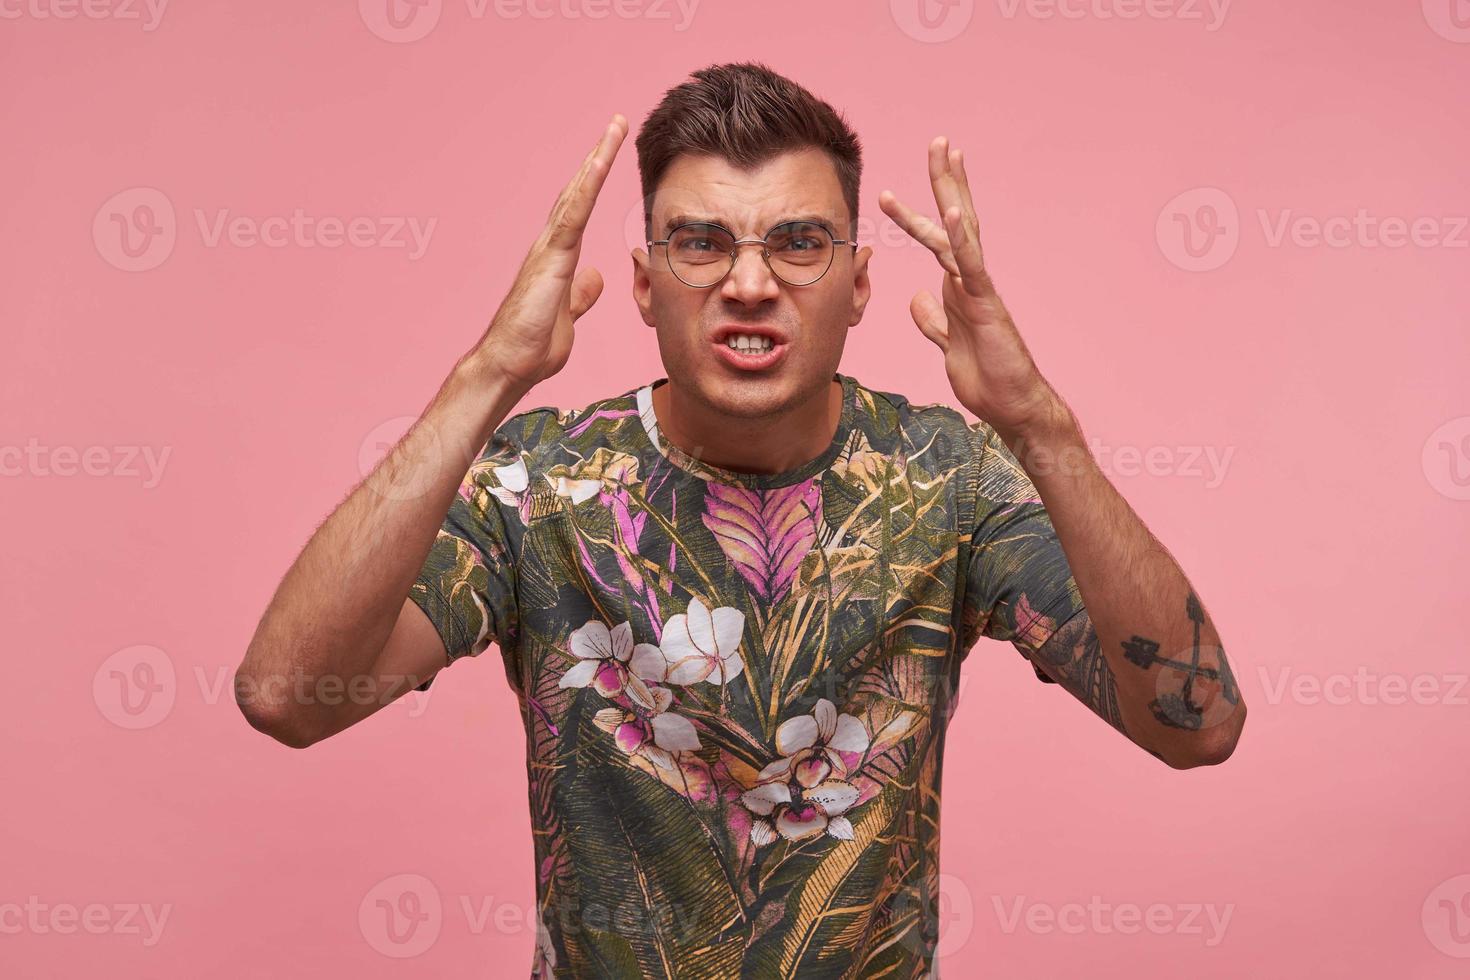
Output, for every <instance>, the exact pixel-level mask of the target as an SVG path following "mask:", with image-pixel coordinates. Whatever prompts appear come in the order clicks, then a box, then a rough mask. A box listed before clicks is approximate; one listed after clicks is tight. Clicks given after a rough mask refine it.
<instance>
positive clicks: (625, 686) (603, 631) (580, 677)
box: [557, 619, 666, 701]
mask: <svg viewBox="0 0 1470 980" xmlns="http://www.w3.org/2000/svg"><path fill="white" fill-rule="evenodd" d="M569 645H570V646H571V648H572V653H573V654H574V655H575V656H576V657H577V662H576V663H575V664H573V665H572V666H571V667H569V668H567V671H566V673H564V674H562V676H561V680H560V681H558V682H557V686H558V687H562V688H568V687H589V686H590V687H593V688H595V689H596V690H597V693H598V694H601V695H602V696H603V697H605V698H615V697H617V696H618V695H619V694H622V693H624V691H625V690H627V691H636V692H637V693H638V695H639V696H640V697H641V698H642V699H643V700H644V701H648V700H649V698H650V697H651V695H650V694H649V693H648V688H647V686H646V685H645V684H644V681H645V680H662V679H663V676H664V670H665V667H666V664H665V663H664V655H663V653H662V652H661V651H660V650H659V648H658V647H656V646H654V645H653V644H652V643H638V644H635V643H634V642H633V626H632V624H631V623H619V624H618V625H617V626H614V627H613V628H612V629H608V628H607V624H606V623H604V622H602V621H601V620H598V619H589V620H588V621H587V622H586V623H583V624H582V625H581V626H579V627H578V628H577V629H575V630H573V631H572V635H571V639H570V643H569Z"/></svg>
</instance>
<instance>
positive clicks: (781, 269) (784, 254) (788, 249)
mask: <svg viewBox="0 0 1470 980" xmlns="http://www.w3.org/2000/svg"><path fill="white" fill-rule="evenodd" d="M766 248H767V249H769V250H770V253H771V271H772V272H774V273H776V275H778V276H780V277H781V278H782V279H784V280H785V281H786V282H788V283H790V284H791V285H793V286H805V285H807V284H808V283H812V282H816V281H817V280H818V279H820V278H822V274H823V273H824V272H826V271H827V267H828V266H830V265H831V264H832V251H833V245H832V236H831V235H830V234H828V232H827V229H826V228H823V227H822V226H821V225H818V224H813V223H812V222H810V221H789V222H787V223H786V224H784V225H777V226H776V227H775V228H772V229H771V233H770V234H769V235H767V236H766Z"/></svg>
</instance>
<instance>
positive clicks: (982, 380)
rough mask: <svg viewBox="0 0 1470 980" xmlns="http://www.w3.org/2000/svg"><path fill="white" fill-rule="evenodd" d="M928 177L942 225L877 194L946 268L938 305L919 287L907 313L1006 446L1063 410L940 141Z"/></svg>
mask: <svg viewBox="0 0 1470 980" xmlns="http://www.w3.org/2000/svg"><path fill="white" fill-rule="evenodd" d="M929 180H930V183H931V184H933V187H934V200H935V202H936V203H937V204H938V205H939V214H940V216H941V222H942V224H935V223H934V222H933V221H932V220H930V219H929V218H927V217H925V216H924V215H922V214H919V213H918V212H916V211H914V210H913V209H912V208H909V207H908V206H907V205H905V204H903V203H902V202H900V201H899V200H898V198H896V197H895V196H894V195H893V192H892V191H883V192H882V193H881V194H880V195H879V196H878V206H879V207H880V208H882V209H883V213H884V214H886V215H888V216H889V217H890V218H892V219H893V220H894V222H896V223H897V224H898V226H899V227H900V228H902V229H903V230H904V231H906V232H908V234H909V235H910V236H912V237H913V238H914V240H916V241H917V242H919V244H921V245H923V246H924V247H926V248H928V249H929V250H930V251H931V252H933V253H934V256H935V258H937V259H938V260H939V264H940V266H941V267H942V268H943V269H944V284H943V288H942V290H941V295H942V296H943V297H944V301H943V303H942V304H941V303H940V301H939V300H936V299H935V298H934V295H933V294H932V293H930V292H929V291H928V290H920V291H919V293H917V294H916V295H915V296H914V298H913V300H912V302H910V304H909V312H910V313H912V314H913V317H914V323H916V324H918V327H919V330H920V332H922V333H923V334H924V336H925V337H928V338H929V339H930V340H931V341H933V342H934V343H935V344H936V345H937V346H938V347H939V349H940V350H942V351H944V370H945V372H946V373H947V374H948V375H949V383H950V386H951V387H952V388H954V393H955V397H956V398H958V399H959V400H960V404H962V405H964V406H965V407H966V408H967V409H969V410H970V411H971V412H972V413H974V414H975V415H976V416H978V417H979V418H980V419H982V420H983V421H985V422H988V423H989V424H990V425H991V427H992V428H994V429H995V430H996V431H997V432H998V433H999V434H1000V436H1001V438H1002V439H1005V440H1006V441H1007V442H1012V441H1013V440H1015V439H1017V438H1019V437H1022V436H1025V435H1027V434H1028V433H1029V432H1031V431H1032V430H1033V429H1035V428H1038V427H1041V426H1045V425H1049V424H1051V423H1053V422H1054V421H1055V420H1056V419H1057V418H1058V417H1059V416H1064V415H1065V408H1064V406H1062V404H1061V399H1060V398H1059V397H1058V396H1057V394H1056V392H1055V391H1054V390H1053V389H1052V387H1051V385H1049V384H1048V383H1047V381H1046V379H1045V378H1043V377H1042V376H1041V372H1040V371H1039V370H1037V367H1036V362H1035V361H1034V360H1032V358H1031V352H1030V351H1029V350H1027V349H1026V344H1025V342H1024V341H1023V340H1022V339H1021V334H1020V331H1018V330H1017V329H1016V324H1015V321H1013V320H1012V319H1011V315H1010V313H1009V312H1008V311H1007V310H1006V308H1005V304H1004V303H1002V302H1001V299H1000V295H999V294H998V293H996V291H995V284H994V283H993V282H991V280H990V274H989V273H988V272H987V271H986V269H985V256H984V253H983V252H982V251H981V248H980V235H979V232H980V222H979V219H978V218H976V216H975V206H974V203H973V201H972V199H971V197H970V184H969V179H968V178H967V177H966V175H965V163H964V158H963V156H962V155H961V153H960V151H959V150H953V149H950V146H949V141H948V140H947V139H946V138H944V137H942V136H941V137H937V138H936V139H935V140H934V141H933V142H932V143H930V144H929Z"/></svg>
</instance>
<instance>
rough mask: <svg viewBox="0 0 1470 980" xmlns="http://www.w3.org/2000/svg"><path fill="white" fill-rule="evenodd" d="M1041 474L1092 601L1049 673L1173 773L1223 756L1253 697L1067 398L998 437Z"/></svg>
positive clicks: (1063, 636)
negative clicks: (1093, 448)
mask: <svg viewBox="0 0 1470 980" xmlns="http://www.w3.org/2000/svg"><path fill="white" fill-rule="evenodd" d="M999 434H1000V436H1001V438H1002V439H1003V441H1004V442H1005V443H1006V445H1007V447H1008V448H1009V449H1010V450H1011V452H1012V453H1014V454H1015V455H1016V457H1017V459H1018V460H1019V461H1020V463H1021V465H1022V466H1023V467H1024V468H1025V470H1026V472H1027V474H1028V475H1029V476H1030V478H1031V481H1032V483H1033V484H1034V485H1035V486H1036V489H1037V491H1038V493H1039V494H1040V496H1041V500H1042V503H1043V504H1044V505H1045V506H1046V510H1047V514H1048V515H1049V516H1050V518H1051V521H1052V525H1053V527H1054V528H1055V529H1056V533H1057V538H1058V540H1059V541H1060V542H1061V545H1062V549H1063V551H1064V552H1065V553H1066V556H1067V563H1068V565H1069V566H1070V567H1071V571H1072V577H1073V579H1074V581H1075V582H1076V583H1077V589H1078V591H1079V592H1080V593H1081V596H1082V600H1083V603H1084V605H1085V606H1086V610H1087V613H1086V615H1085V616H1082V617H1078V621H1077V622H1075V623H1074V624H1073V627H1072V628H1071V629H1070V630H1064V631H1062V632H1060V633H1059V634H1058V635H1057V636H1056V637H1055V638H1054V642H1052V643H1048V644H1047V646H1046V647H1045V648H1044V649H1043V651H1042V655H1041V656H1039V657H1038V658H1037V659H1038V660H1039V661H1040V664H1039V665H1040V666H1041V668H1042V669H1043V670H1044V671H1045V672H1046V673H1047V674H1048V675H1049V676H1051V677H1053V678H1055V679H1056V680H1057V681H1058V682H1059V683H1061V684H1063V685H1064V686H1066V687H1068V689H1070V690H1072V691H1073V693H1074V694H1076V695H1077V696H1078V697H1079V698H1081V699H1082V700H1083V701H1085V702H1086V703H1087V704H1088V705H1089V707H1091V708H1092V709H1093V710H1094V711H1095V712H1097V713H1098V714H1099V715H1101V716H1102V717H1103V718H1104V719H1106V720H1107V721H1109V722H1110V723H1111V724H1113V725H1114V726H1115V727H1117V728H1118V729H1119V730H1121V731H1122V732H1123V733H1124V734H1126V735H1127V736H1128V737H1129V738H1131V739H1132V740H1133V741H1134V742H1136V743H1137V744H1138V745H1140V746H1142V747H1143V748H1145V749H1147V750H1149V751H1150V752H1152V753H1153V754H1154V755H1156V756H1158V757H1159V758H1161V759H1163V760H1164V761H1165V762H1167V763H1168V764H1169V765H1171V766H1176V767H1179V768H1187V767H1190V766H1196V765H1210V764H1214V763H1218V762H1222V761H1224V760H1225V759H1226V758H1227V757H1229V755H1230V753H1231V752H1232V751H1233V750H1234V748H1235V743H1236V741H1237V740H1238V738H1239V736H1240V731H1241V727H1242V726H1243V724H1244V722H1245V712H1246V708H1245V701H1244V699H1243V698H1242V697H1241V693H1240V689H1239V687H1238V686H1237V685H1236V683H1235V679H1234V675H1233V674H1232V672H1231V669H1230V665H1229V662H1228V661H1227V660H1226V657H1225V650H1224V647H1223V646H1222V645H1221V643H1220V637H1219V634H1218V633H1217V632H1216V631H1215V627H1214V624H1213V623H1212V622H1211V620H1210V617H1209V615H1208V614H1207V613H1206V612H1205V609H1204V606H1203V604H1202V603H1201V602H1200V600H1199V598H1198V596H1197V594H1196V593H1195V591H1194V589H1193V587H1192V586H1191V585H1190V583H1189V580H1188V579H1187V578H1186V576H1185V574H1184V572H1183V570H1182V569H1181V568H1180V567H1179V565H1178V563H1177V562H1176V561H1175V560H1174V558H1173V556H1172V555H1170V554H1169V552H1168V550H1167V549H1166V548H1165V547H1164V546H1163V544H1162V543H1160V542H1159V540H1158V539H1157V538H1156V537H1154V535H1153V534H1152V533H1151V532H1150V531H1149V530H1148V528H1147V527H1145V526H1144V523H1143V521H1142V520H1140V519H1139V517H1138V515H1137V514H1135V513H1134V512H1133V509H1132V508H1131V507H1130V506H1129V505H1128V502H1127V501H1126V500H1124V499H1123V497H1122V495H1121V494H1119V493H1118V491H1117V490H1116V489H1115V488H1114V487H1113V485H1112V484H1111V483H1110V482H1109V481H1108V479H1107V477H1106V476H1105V475H1104V474H1103V472H1102V470H1101V469H1100V468H1099V467H1098V465H1097V462H1096V460H1094V459H1093V456H1092V453H1091V452H1090V451H1089V450H1088V448H1087V444H1086V442H1085V441H1084V439H1083V437H1082V432H1081V428H1080V426H1079V425H1078V423H1077V420H1076V418H1075V417H1074V416H1073V415H1072V413H1071V411H1070V410H1069V409H1068V408H1067V406H1066V404H1065V403H1064V402H1062V400H1061V399H1060V398H1057V399H1056V400H1055V404H1054V405H1053V406H1052V407H1051V409H1050V410H1049V411H1048V412H1047V413H1045V419H1044V421H1041V422H1039V423H1038V424H1036V425H1034V426H1032V427H1031V428H1029V429H1027V430H1025V431H1023V432H1003V433H999Z"/></svg>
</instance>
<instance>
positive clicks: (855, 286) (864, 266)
mask: <svg viewBox="0 0 1470 980" xmlns="http://www.w3.org/2000/svg"><path fill="white" fill-rule="evenodd" d="M872 256H873V250H872V248H870V247H868V246H866V245H864V246H863V247H862V248H860V249H858V250H857V254H856V255H854V256H853V258H852V318H851V319H850V320H848V323H847V325H848V326H849V327H855V326H857V325H858V324H859V323H861V322H862V319H863V311H864V310H866V309H867V308H868V300H869V299H870V298H872V295H873V284H872V282H871V281H869V279H868V259H870V258H872Z"/></svg>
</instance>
